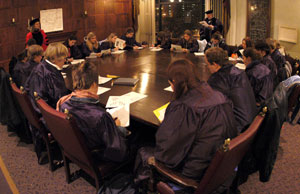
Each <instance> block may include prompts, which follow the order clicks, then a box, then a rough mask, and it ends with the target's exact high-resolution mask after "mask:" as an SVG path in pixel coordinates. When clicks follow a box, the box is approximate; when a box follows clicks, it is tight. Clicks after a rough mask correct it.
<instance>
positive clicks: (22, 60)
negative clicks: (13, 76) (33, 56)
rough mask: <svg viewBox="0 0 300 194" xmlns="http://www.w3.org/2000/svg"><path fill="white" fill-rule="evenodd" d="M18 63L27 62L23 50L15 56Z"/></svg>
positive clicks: (25, 53) (25, 51)
mask: <svg viewBox="0 0 300 194" xmlns="http://www.w3.org/2000/svg"><path fill="white" fill-rule="evenodd" d="M17 59H18V61H21V62H26V61H27V49H24V50H23V51H22V52H21V53H19V54H18V56H17Z"/></svg>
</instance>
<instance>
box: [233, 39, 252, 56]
mask: <svg viewBox="0 0 300 194" xmlns="http://www.w3.org/2000/svg"><path fill="white" fill-rule="evenodd" d="M253 47H254V44H253V42H252V40H251V38H250V37H248V36H247V37H245V38H243V40H242V44H241V45H240V46H238V48H237V49H236V50H235V51H234V52H233V54H237V56H238V57H243V53H241V52H240V50H242V49H243V50H245V49H246V48H253Z"/></svg>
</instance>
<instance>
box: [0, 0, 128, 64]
mask: <svg viewBox="0 0 300 194" xmlns="http://www.w3.org/2000/svg"><path fill="white" fill-rule="evenodd" d="M54 8H63V25H64V31H63V32H64V33H63V34H69V33H68V32H77V37H78V40H79V42H82V41H83V37H84V36H85V35H86V34H87V33H88V32H90V31H93V32H95V33H96V34H97V37H98V40H102V39H105V38H106V37H107V36H108V35H109V34H110V33H111V32H115V33H117V34H118V35H122V34H123V33H124V31H125V29H126V28H127V27H129V26H132V0H5V1H4V0H3V1H2V0H1V1H0V15H1V17H0V66H5V68H6V69H7V64H8V62H9V60H10V58H11V57H12V56H16V55H17V54H18V53H19V52H21V51H22V50H23V49H24V48H25V37H26V34H27V33H28V32H29V31H28V29H27V25H28V19H31V17H34V18H35V17H39V14H40V10H44V9H54ZM84 11H87V16H84V15H83V13H84ZM12 18H15V21H16V22H15V24H12V22H11V21H12ZM55 33H56V32H53V33H49V35H48V36H51V35H52V36H54V37H58V36H56V35H55ZM58 33H59V32H57V33H56V34H58Z"/></svg>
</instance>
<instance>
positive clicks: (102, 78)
mask: <svg viewBox="0 0 300 194" xmlns="http://www.w3.org/2000/svg"><path fill="white" fill-rule="evenodd" d="M111 79H112V78H109V77H101V76H98V84H105V83H106V82H109V81H110V80H111Z"/></svg>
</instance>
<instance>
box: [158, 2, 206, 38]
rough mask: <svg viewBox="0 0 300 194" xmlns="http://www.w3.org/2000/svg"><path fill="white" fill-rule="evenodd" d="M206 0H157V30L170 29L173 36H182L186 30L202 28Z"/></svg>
mask: <svg viewBox="0 0 300 194" xmlns="http://www.w3.org/2000/svg"><path fill="white" fill-rule="evenodd" d="M204 2H205V0H156V1H155V4H156V5H155V8H156V10H155V19H156V20H155V21H156V31H157V32H159V31H170V33H171V36H172V37H173V38H178V37H180V36H181V35H182V34H183V32H184V30H186V29H189V30H192V31H195V30H198V29H199V28H200V24H199V22H200V21H202V20H203V19H204V9H205V7H204Z"/></svg>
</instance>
